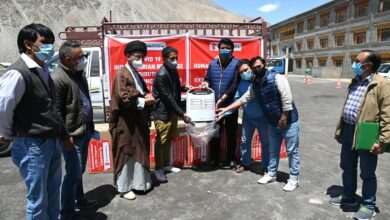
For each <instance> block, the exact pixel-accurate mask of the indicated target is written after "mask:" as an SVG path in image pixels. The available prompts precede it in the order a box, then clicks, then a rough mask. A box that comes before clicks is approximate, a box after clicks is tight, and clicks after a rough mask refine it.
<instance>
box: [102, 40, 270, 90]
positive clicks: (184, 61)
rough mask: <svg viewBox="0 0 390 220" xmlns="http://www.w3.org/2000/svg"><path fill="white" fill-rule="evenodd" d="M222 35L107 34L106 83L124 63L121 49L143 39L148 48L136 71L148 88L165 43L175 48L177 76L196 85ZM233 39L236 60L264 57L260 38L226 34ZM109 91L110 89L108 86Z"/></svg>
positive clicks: (211, 58) (199, 81) (215, 53)
mask: <svg viewBox="0 0 390 220" xmlns="http://www.w3.org/2000/svg"><path fill="white" fill-rule="evenodd" d="M221 38H222V37H207V36H190V35H189V34H184V35H183V34H182V35H169V36H117V35H113V36H106V37H105V42H104V50H105V52H104V54H106V57H105V66H106V74H108V80H109V83H108V84H109V86H110V87H111V82H112V81H113V79H114V76H115V72H116V71H117V70H118V69H120V68H121V67H123V66H124V65H125V64H126V63H127V57H126V56H125V55H124V53H123V51H124V49H125V47H126V44H127V43H129V42H130V41H134V40H141V41H144V42H145V43H146V45H147V47H148V53H147V55H146V57H145V62H144V65H143V67H142V68H141V69H138V72H139V73H140V75H141V76H142V77H143V79H144V80H145V82H146V85H147V86H148V88H149V90H151V88H152V85H153V79H154V76H155V75H156V72H157V70H158V69H159V68H160V66H161V65H162V64H163V60H162V54H161V52H162V49H163V48H164V47H166V46H172V47H175V48H176V49H177V50H178V53H179V57H178V65H177V68H178V70H179V77H180V80H181V83H182V84H183V85H184V84H187V85H192V86H198V85H199V84H200V83H201V82H202V81H203V78H204V76H205V75H206V71H207V69H208V65H209V63H210V62H211V61H212V60H213V59H214V58H215V57H216V56H217V55H218V42H219V40H220V39H221ZM229 38H230V39H232V41H233V42H234V52H233V55H234V56H235V57H237V58H238V59H242V58H247V59H250V58H252V57H254V56H264V50H263V48H262V47H263V46H262V45H263V39H262V38H259V37H229ZM110 92H111V88H110Z"/></svg>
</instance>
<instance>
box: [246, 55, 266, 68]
mask: <svg viewBox="0 0 390 220" xmlns="http://www.w3.org/2000/svg"><path fill="white" fill-rule="evenodd" d="M258 60H260V61H261V62H262V63H263V65H264V66H266V65H267V64H266V63H265V60H264V58H263V57H261V56H255V57H253V58H252V59H251V61H250V65H249V66H250V67H252V66H253V64H255V63H256V61H258Z"/></svg>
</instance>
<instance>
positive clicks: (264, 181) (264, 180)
mask: <svg viewBox="0 0 390 220" xmlns="http://www.w3.org/2000/svg"><path fill="white" fill-rule="evenodd" d="M274 181H276V177H275V176H270V175H268V173H266V174H264V176H263V177H261V178H260V179H259V180H258V181H257V183H259V184H267V183H271V182H274Z"/></svg>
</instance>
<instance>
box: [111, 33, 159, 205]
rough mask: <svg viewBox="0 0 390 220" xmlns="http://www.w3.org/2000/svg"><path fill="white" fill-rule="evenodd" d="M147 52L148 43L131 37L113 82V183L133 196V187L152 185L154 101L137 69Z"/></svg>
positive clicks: (119, 189)
mask: <svg viewBox="0 0 390 220" xmlns="http://www.w3.org/2000/svg"><path fill="white" fill-rule="evenodd" d="M146 53H147V47H146V44H145V43H144V42H142V41H138V40H137V41H132V42H130V43H128V44H127V45H126V48H125V51H124V54H125V56H126V57H127V59H128V62H127V64H126V65H125V66H124V67H122V68H121V69H119V70H118V71H117V72H116V74H115V77H114V80H113V82H112V86H111V88H112V95H111V97H112V99H111V103H110V109H111V113H110V122H109V129H110V134H111V137H112V152H113V158H114V184H115V185H116V186H117V189H118V192H119V193H120V195H121V197H123V198H125V199H128V200H133V199H135V198H136V196H135V194H134V192H133V190H137V191H144V192H145V191H147V190H149V189H150V188H151V186H152V180H151V176H150V171H149V148H150V143H149V142H150V130H149V125H150V110H151V107H152V105H153V103H154V99H153V96H152V95H151V94H150V93H149V90H148V88H147V87H146V83H145V81H144V80H143V79H142V77H141V76H140V75H139V73H138V72H137V69H139V68H141V67H142V65H143V61H144V58H145V56H146Z"/></svg>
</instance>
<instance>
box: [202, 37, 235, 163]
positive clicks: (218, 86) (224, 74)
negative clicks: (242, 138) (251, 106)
mask: <svg viewBox="0 0 390 220" xmlns="http://www.w3.org/2000/svg"><path fill="white" fill-rule="evenodd" d="M218 48H219V55H218V57H216V58H215V59H214V60H212V61H211V63H210V64H209V68H208V70H207V74H206V76H205V78H204V80H203V82H202V84H201V86H202V87H209V88H211V89H213V90H214V94H215V100H216V108H218V107H226V106H228V105H230V104H231V103H232V102H233V101H234V95H235V94H236V91H237V85H238V81H239V74H238V71H237V64H238V61H239V60H238V59H237V58H235V57H234V56H233V50H234V44H233V41H232V40H230V39H229V38H222V39H221V40H220V41H219V43H218ZM237 119H238V112H237V111H235V112H233V113H232V114H229V115H227V116H226V117H224V118H223V119H221V120H220V121H219V122H218V124H219V126H220V129H219V131H220V133H222V131H224V130H225V131H226V132H227V134H226V135H227V137H228V140H227V146H228V147H227V148H228V149H227V159H228V162H229V165H230V167H231V168H235V166H236V159H235V150H236V131H237ZM220 146H221V139H220V138H219V137H215V138H213V139H212V140H211V142H210V164H211V166H216V165H218V163H219V159H218V156H219V153H220Z"/></svg>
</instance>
